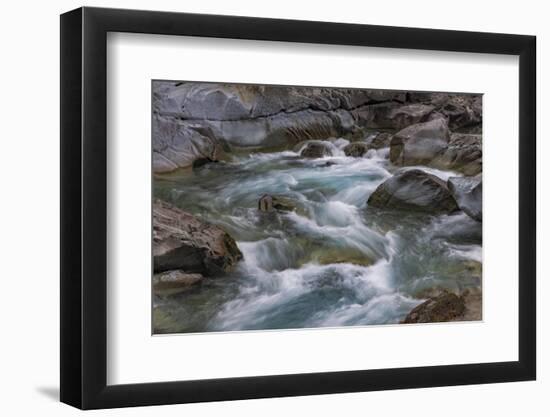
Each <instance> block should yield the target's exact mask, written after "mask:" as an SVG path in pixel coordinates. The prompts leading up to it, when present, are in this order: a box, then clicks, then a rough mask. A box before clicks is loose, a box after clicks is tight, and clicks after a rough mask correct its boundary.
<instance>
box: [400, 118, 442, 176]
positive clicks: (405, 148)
mask: <svg viewBox="0 0 550 417" xmlns="http://www.w3.org/2000/svg"><path fill="white" fill-rule="evenodd" d="M449 138H450V132H449V128H448V126H447V122H446V121H445V119H443V118H438V119H434V120H431V121H429V122H424V123H418V124H415V125H412V126H409V127H406V128H405V129H403V130H400V131H399V132H397V133H396V134H395V135H393V137H392V139H391V143H390V160H391V162H392V163H394V164H395V165H400V166H407V165H427V164H429V163H430V162H431V161H432V160H433V159H434V158H435V157H436V156H437V155H439V154H440V153H442V152H443V151H444V150H445V149H446V148H447V145H448V143H449Z"/></svg>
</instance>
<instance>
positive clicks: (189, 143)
mask: <svg viewBox="0 0 550 417" xmlns="http://www.w3.org/2000/svg"><path fill="white" fill-rule="evenodd" d="M152 124H153V128H152V130H153V132H152V133H153V172H155V173H165V172H170V171H174V170H176V169H179V168H189V167H191V166H193V164H194V163H195V162H196V161H199V160H207V161H218V160H220V159H222V158H224V151H223V148H222V145H221V144H220V143H219V141H217V140H216V139H215V138H214V137H213V134H212V132H211V131H209V130H208V129H204V128H203V129H200V128H198V129H195V128H193V127H191V126H189V125H188V124H186V123H183V122H179V121H177V120H175V119H170V118H164V117H154V118H153V121H152Z"/></svg>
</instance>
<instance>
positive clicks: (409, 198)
mask: <svg viewBox="0 0 550 417" xmlns="http://www.w3.org/2000/svg"><path fill="white" fill-rule="evenodd" d="M368 205H369V207H376V208H382V209H396V210H406V211H420V212H427V213H451V212H454V211H456V210H457V209H458V206H457V204H456V202H455V200H454V198H453V196H452V195H451V193H450V192H449V190H448V188H447V185H446V184H445V182H444V181H442V180H441V179H439V178H438V177H436V176H435V175H431V174H428V173H426V172H424V171H422V170H420V169H401V170H399V171H397V172H396V173H395V174H394V175H393V176H392V177H390V178H388V179H387V180H386V181H384V182H383V183H382V184H380V185H379V186H378V187H377V188H376V190H375V191H374V192H373V193H372V194H371V195H370V197H369V199H368Z"/></svg>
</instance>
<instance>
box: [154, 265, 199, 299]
mask: <svg viewBox="0 0 550 417" xmlns="http://www.w3.org/2000/svg"><path fill="white" fill-rule="evenodd" d="M203 279H204V277H203V276H202V275H201V274H189V273H187V272H185V271H181V270H175V271H166V272H162V273H160V274H155V275H154V276H153V290H154V292H155V294H157V295H171V294H177V293H180V292H184V291H187V290H189V289H191V288H192V287H194V286H196V285H198V284H200V283H201V282H202V281H203Z"/></svg>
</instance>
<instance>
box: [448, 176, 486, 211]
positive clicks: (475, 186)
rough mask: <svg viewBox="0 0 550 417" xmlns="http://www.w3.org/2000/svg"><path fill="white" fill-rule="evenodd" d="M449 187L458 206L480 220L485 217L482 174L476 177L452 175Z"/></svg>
mask: <svg viewBox="0 0 550 417" xmlns="http://www.w3.org/2000/svg"><path fill="white" fill-rule="evenodd" d="M447 187H448V189H449V191H450V192H451V194H452V196H453V197H454V199H455V201H456V203H457V204H458V207H460V209H461V210H462V211H463V212H464V213H466V214H467V215H468V216H470V217H471V218H472V219H474V220H477V221H478V222H480V221H482V219H483V189H482V180H481V175H477V176H475V177H451V178H449V179H448V180H447Z"/></svg>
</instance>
